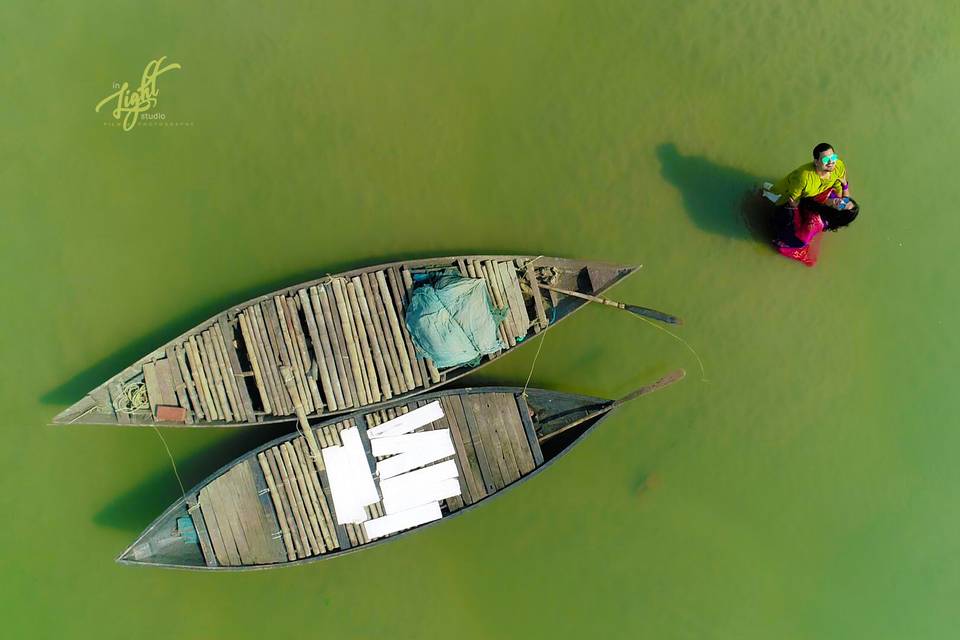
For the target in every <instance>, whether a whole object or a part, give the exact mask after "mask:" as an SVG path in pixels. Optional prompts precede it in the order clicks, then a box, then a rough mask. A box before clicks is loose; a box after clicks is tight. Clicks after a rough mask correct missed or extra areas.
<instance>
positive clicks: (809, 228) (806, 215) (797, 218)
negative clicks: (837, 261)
mask: <svg viewBox="0 0 960 640" xmlns="http://www.w3.org/2000/svg"><path fill="white" fill-rule="evenodd" d="M831 196H832V197H836V194H834V193H833V190H832V189H827V190H826V191H824V192H823V193H821V194H819V195H817V196H816V197H815V198H813V199H814V200H816V201H817V202H819V203H820V204H824V203H826V201H827V198H829V197H831ZM824 226H825V225H824V224H823V220H822V219H821V218H820V216H819V215H817V214H816V213H813V212H812V211H809V210H805V209H804V208H803V204H802V203H801V205H800V206H799V207H798V208H797V210H796V211H794V213H793V233H794V235H796V236H797V239H799V240H800V241H801V242H803V246H802V247H800V248H799V249H795V248H793V247H778V250H779V251H780V255H783V256H786V257H787V258H791V259H793V260H797V261H798V262H802V263H803V264H805V265H807V266H808V267H812V266H813V265H815V264H817V258H818V257H819V256H820V239H821V235H820V233H821V232H822V231H823V229H824Z"/></svg>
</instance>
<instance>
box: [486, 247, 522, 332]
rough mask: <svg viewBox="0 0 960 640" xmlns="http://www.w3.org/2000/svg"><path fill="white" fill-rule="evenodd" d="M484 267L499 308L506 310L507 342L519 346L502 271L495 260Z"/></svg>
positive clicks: (504, 323)
mask: <svg viewBox="0 0 960 640" xmlns="http://www.w3.org/2000/svg"><path fill="white" fill-rule="evenodd" d="M484 266H485V267H486V269H487V274H488V277H489V278H490V284H491V285H492V286H493V292H494V295H495V296H496V297H497V306H498V307H499V308H500V310H501V311H504V310H506V312H507V313H506V316H505V317H504V318H503V328H504V329H506V331H507V340H508V341H509V343H510V346H511V347H513V346H516V344H517V330H516V328H515V327H514V326H513V316H512V315H511V314H510V301H509V300H508V299H507V294H506V291H505V290H504V288H503V281H502V280H501V278H500V269H498V268H497V263H496V262H495V261H493V260H488V261H487V262H486V263H485V264H484Z"/></svg>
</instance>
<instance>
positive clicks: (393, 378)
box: [360, 273, 410, 395]
mask: <svg viewBox="0 0 960 640" xmlns="http://www.w3.org/2000/svg"><path fill="white" fill-rule="evenodd" d="M360 280H361V281H362V282H363V286H364V291H366V293H367V295H368V296H370V304H371V306H370V311H371V313H373V314H375V320H376V321H377V324H378V325H379V326H380V334H379V335H381V336H382V337H383V340H384V341H383V343H382V345H383V347H382V351H383V354H384V364H385V365H386V366H387V374H388V375H389V376H390V384H391V385H392V386H393V393H394V395H401V394H403V393H406V392H407V391H409V390H410V387H408V386H407V381H406V377H405V376H404V373H403V367H402V366H401V364H400V355H399V354H400V352H399V350H398V349H397V345H396V342H395V341H394V339H393V326H392V325H391V324H390V319H389V318H388V317H387V310H386V306H385V305H384V304H383V297H382V295H381V293H380V282H379V281H378V279H377V277H376V275H374V276H372V277H371V276H370V274H368V273H364V274H362V275H361V276H360Z"/></svg>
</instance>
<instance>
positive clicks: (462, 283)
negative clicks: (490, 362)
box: [406, 270, 508, 369]
mask: <svg viewBox="0 0 960 640" xmlns="http://www.w3.org/2000/svg"><path fill="white" fill-rule="evenodd" d="M416 279H417V280H418V281H419V282H421V284H420V285H419V286H417V287H416V288H415V289H414V290H413V294H412V295H411V297H410V305H409V306H408V307H407V316H406V323H407V328H408V329H409V330H410V334H411V336H412V337H413V344H414V346H415V347H416V349H417V351H418V352H419V353H420V354H421V355H425V356H427V357H428V358H430V359H431V360H433V362H434V363H435V364H436V365H437V368H439V369H445V368H448V367H455V366H458V365H461V364H471V365H474V364H477V363H478V362H479V361H480V358H481V357H482V356H484V355H486V354H488V353H494V352H495V351H499V350H501V349H504V348H505V345H503V344H502V343H501V342H500V338H499V336H498V335H497V326H498V325H499V324H500V321H501V320H503V318H504V316H505V315H506V314H507V312H508V310H507V309H504V310H503V311H498V310H497V309H496V308H495V307H494V306H493V303H492V302H491V301H490V295H489V294H488V293H487V286H486V284H485V283H484V281H483V280H479V279H476V278H463V277H461V276H460V275H459V274H457V273H456V272H455V271H452V270H451V271H443V272H441V273H440V274H439V275H421V274H417V278H416Z"/></svg>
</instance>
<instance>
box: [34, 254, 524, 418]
mask: <svg viewBox="0 0 960 640" xmlns="http://www.w3.org/2000/svg"><path fill="white" fill-rule="evenodd" d="M537 248H538V247H526V248H525V249H519V248H513V247H505V248H503V250H502V253H504V254H514V255H524V254H528V253H531V251H532V250H535V249H537ZM487 249H489V247H488V248H487ZM483 253H485V250H484V249H482V248H473V247H471V248H452V249H449V251H448V252H447V253H446V254H445V255H474V254H483ZM486 253H489V251H486ZM437 255H438V256H439V255H440V254H439V253H438V254H437ZM423 256H424V254H423V253H422V252H406V253H393V254H388V255H381V256H372V257H368V258H365V259H363V260H352V261H350V262H340V263H331V264H329V265H327V266H326V267H325V268H324V269H311V270H309V271H302V272H299V273H294V274H291V275H289V276H286V277H284V278H280V279H274V280H269V281H266V282H264V283H262V284H259V285H256V286H251V287H245V288H243V289H239V290H237V291H234V292H233V293H231V294H229V295H224V296H220V297H217V298H214V299H212V300H210V301H209V302H207V303H205V304H203V305H201V306H199V307H197V308H195V309H193V310H192V311H190V312H188V313H185V314H182V315H180V316H179V317H177V318H174V319H173V320H170V321H169V322H166V323H165V324H162V325H160V326H159V327H157V328H156V329H154V330H152V331H150V332H149V333H146V334H144V335H143V336H141V337H140V338H137V339H136V340H134V341H133V342H130V343H129V344H127V345H126V346H124V347H122V348H120V349H118V350H117V351H115V352H113V353H111V354H110V355H108V356H107V357H105V358H103V359H102V360H100V361H99V362H97V363H96V364H93V365H91V366H90V367H87V368H86V369H84V370H82V371H80V372H78V373H76V374H74V375H73V376H71V377H70V378H68V379H67V380H65V381H64V382H62V383H60V384H59V385H57V386H56V387H54V388H53V389H50V390H49V391H46V392H45V393H43V395H41V396H40V398H39V399H38V401H39V402H40V403H41V404H44V405H57V406H69V405H71V404H73V403H74V402H77V401H78V400H80V399H81V398H82V397H83V396H84V395H85V394H87V393H89V392H90V391H91V390H92V389H94V388H95V387H97V386H98V385H100V384H101V383H103V382H104V381H106V380H108V379H109V378H111V377H112V376H114V375H116V374H117V373H118V372H119V371H122V370H123V369H124V368H126V367H128V366H130V365H131V364H132V363H134V362H136V361H137V360H139V359H140V358H142V357H143V356H145V355H146V354H148V353H150V352H151V351H153V350H154V349H156V348H158V347H160V346H162V345H164V344H166V343H167V342H169V341H170V340H173V339H174V338H176V337H177V336H179V335H181V334H182V333H184V332H185V331H187V330H189V329H192V328H193V327H195V326H197V325H198V324H200V323H201V322H203V321H204V320H207V319H209V318H212V317H213V316H215V315H216V314H218V313H221V312H223V311H226V310H227V309H229V308H231V307H233V306H235V305H238V304H241V303H243V302H246V301H247V300H250V299H251V298H255V297H257V296H261V295H264V294H266V293H270V292H272V291H276V290H277V289H280V288H282V287H288V286H292V285H295V284H298V283H301V282H307V281H309V280H314V279H317V278H322V277H323V276H325V275H327V274H330V273H340V272H343V271H349V270H352V269H357V268H360V267H364V266H367V265H375V264H382V263H385V262H395V261H398V260H412V259H416V258H421V257H423Z"/></svg>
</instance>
